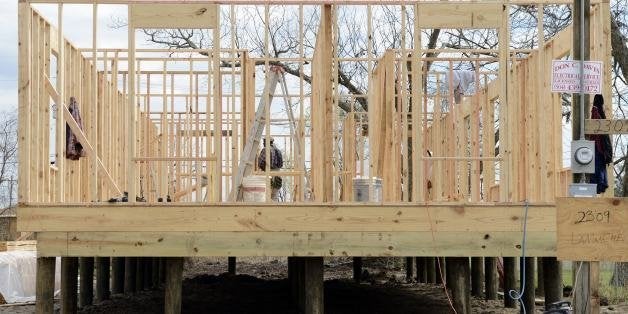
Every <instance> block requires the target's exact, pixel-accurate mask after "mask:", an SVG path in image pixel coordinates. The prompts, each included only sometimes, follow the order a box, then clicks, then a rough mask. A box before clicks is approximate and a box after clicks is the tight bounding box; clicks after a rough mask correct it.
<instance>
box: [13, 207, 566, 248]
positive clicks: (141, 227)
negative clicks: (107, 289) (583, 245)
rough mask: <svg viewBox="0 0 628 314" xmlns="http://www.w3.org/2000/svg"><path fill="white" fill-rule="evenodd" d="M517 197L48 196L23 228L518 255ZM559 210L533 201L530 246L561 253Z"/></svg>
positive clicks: (93, 239)
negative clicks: (60, 200)
mask: <svg viewBox="0 0 628 314" xmlns="http://www.w3.org/2000/svg"><path fill="white" fill-rule="evenodd" d="M523 214H524V207H523V205H520V204H494V205H493V204H491V205H479V204H458V205H434V204H419V205H414V204H376V205H365V204H349V205H344V204H343V205H321V204H318V205H309V204H308V205H292V206H289V205H285V206H281V205H272V204H271V205H263V204H259V205H258V204H221V205H220V206H215V205H210V206H203V205H200V204H197V205H189V204H185V205H179V204H168V205H163V206H162V205H159V206H154V205H150V206H147V205H139V204H138V205H130V204H124V205H88V204H74V205H64V206H57V205H42V204H27V205H24V206H23V207H22V208H21V219H20V221H19V226H18V228H19V229H20V230H23V231H34V232H37V235H38V252H39V254H40V255H41V256H518V255H520V254H521V244H522V243H521V240H522V230H523V219H524V217H523ZM555 243H556V210H555V208H554V206H553V205H548V204H541V205H531V206H530V208H529V211H528V233H527V251H526V254H527V255H529V256H554V255H555V254H556V247H555Z"/></svg>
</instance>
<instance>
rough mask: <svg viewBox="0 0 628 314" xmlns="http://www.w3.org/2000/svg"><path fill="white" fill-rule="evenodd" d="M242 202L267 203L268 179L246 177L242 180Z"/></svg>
mask: <svg viewBox="0 0 628 314" xmlns="http://www.w3.org/2000/svg"><path fill="white" fill-rule="evenodd" d="M242 201H244V202H266V177H264V176H248V177H244V178H243V179H242Z"/></svg>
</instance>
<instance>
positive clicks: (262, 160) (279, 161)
mask: <svg viewBox="0 0 628 314" xmlns="http://www.w3.org/2000/svg"><path fill="white" fill-rule="evenodd" d="M268 141H269V142H270V165H269V167H270V170H277V169H281V168H282V167H283V156H282V155H281V151H280V150H279V149H278V148H277V147H275V141H274V139H273V138H272V137H271V138H269V139H268ZM263 144H264V148H262V150H261V151H260V152H259V156H258V158H257V166H258V167H259V169H261V170H262V171H265V170H266V140H265V139H264V141H263ZM282 181H283V180H282V179H281V177H279V176H273V177H272V178H271V179H270V187H271V189H272V190H271V193H270V198H271V199H272V200H273V201H279V189H281V185H282Z"/></svg>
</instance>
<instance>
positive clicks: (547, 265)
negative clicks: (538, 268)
mask: <svg viewBox="0 0 628 314" xmlns="http://www.w3.org/2000/svg"><path fill="white" fill-rule="evenodd" d="M542 260H543V278H542V281H543V285H544V288H545V289H544V292H545V293H544V294H545V307H546V308H547V306H548V305H549V304H551V303H554V302H558V301H560V300H562V298H563V285H562V282H563V276H562V267H561V263H560V262H559V261H558V260H557V259H556V257H543V258H542Z"/></svg>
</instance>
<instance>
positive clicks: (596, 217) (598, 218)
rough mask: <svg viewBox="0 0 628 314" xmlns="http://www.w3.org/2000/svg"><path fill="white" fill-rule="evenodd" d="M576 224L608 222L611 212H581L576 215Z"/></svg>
mask: <svg viewBox="0 0 628 314" xmlns="http://www.w3.org/2000/svg"><path fill="white" fill-rule="evenodd" d="M576 215H577V217H576V222H575V223H576V224H580V223H587V222H610V219H611V212H610V211H609V210H606V211H592V210H581V211H578V213H577V214H576Z"/></svg>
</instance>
